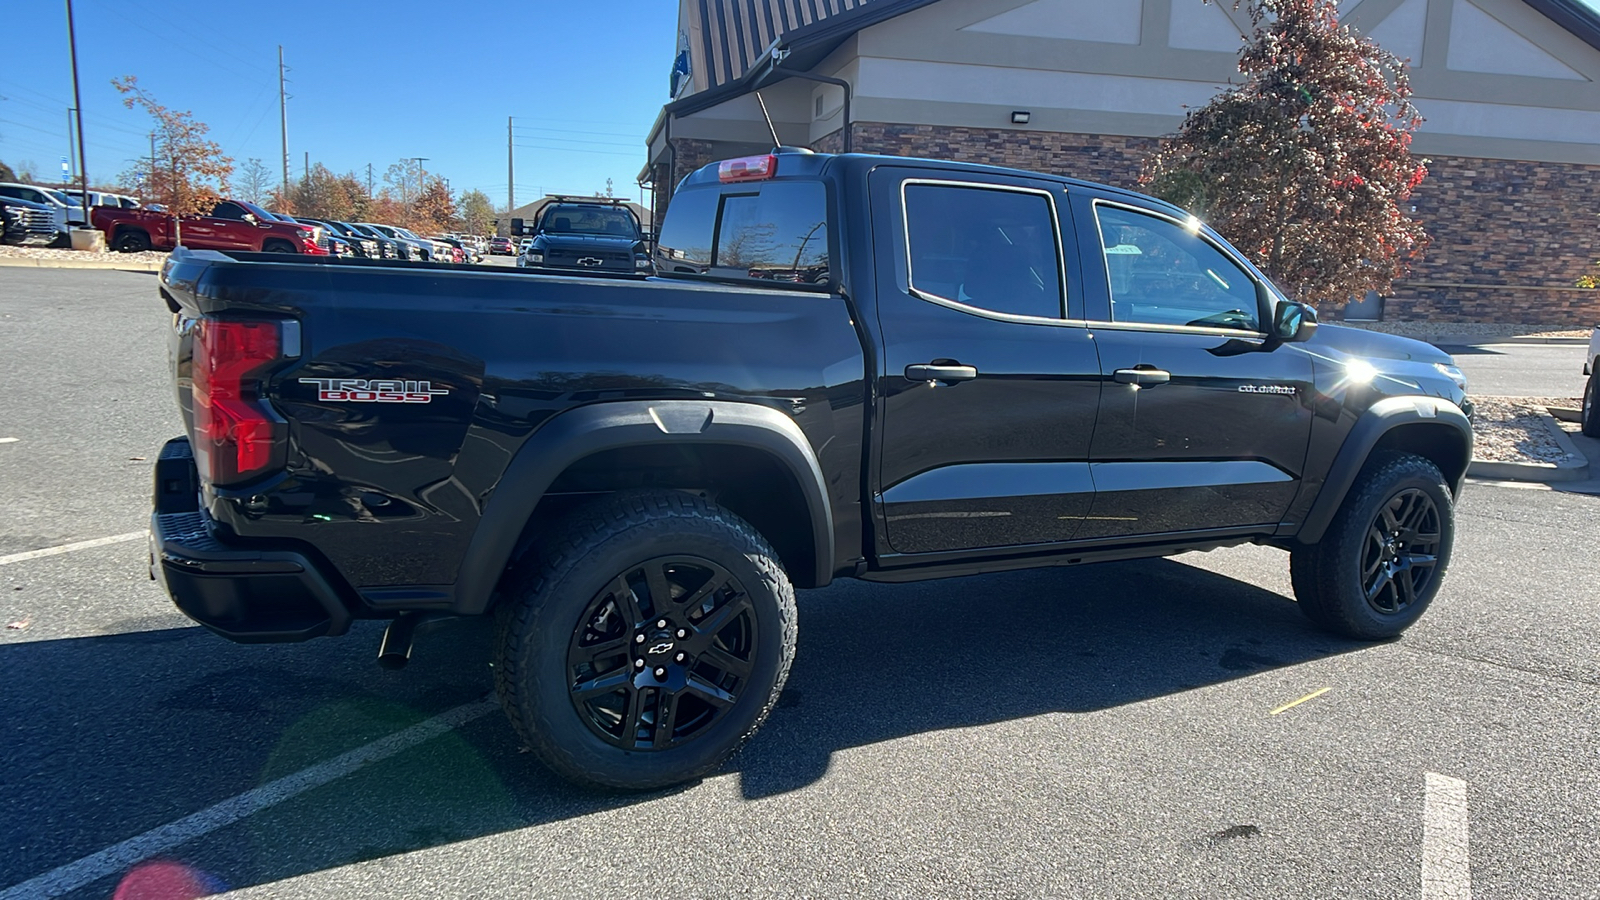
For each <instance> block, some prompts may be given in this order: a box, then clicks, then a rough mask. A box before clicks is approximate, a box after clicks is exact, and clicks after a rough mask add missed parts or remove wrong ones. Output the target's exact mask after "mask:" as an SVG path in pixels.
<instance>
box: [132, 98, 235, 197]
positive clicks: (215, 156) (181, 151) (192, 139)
mask: <svg viewBox="0 0 1600 900" xmlns="http://www.w3.org/2000/svg"><path fill="white" fill-rule="evenodd" d="M111 86H112V87H114V88H116V89H117V92H118V93H120V94H122V95H123V98H122V105H123V106H126V107H127V108H129V109H134V108H135V107H138V108H142V109H144V111H145V112H148V113H149V114H150V118H151V119H153V120H154V123H155V130H156V140H157V142H158V144H159V146H158V148H157V157H156V160H155V162H154V164H153V165H152V167H151V171H150V182H149V183H148V184H147V185H145V188H144V198H145V200H146V201H151V202H156V203H162V204H165V206H166V207H167V211H168V212H169V213H171V214H172V215H173V216H174V217H180V216H193V215H198V214H200V213H205V212H210V211H211V208H212V207H213V206H215V205H216V204H217V201H218V200H221V199H222V192H223V191H225V190H227V185H228V176H230V175H232V174H233V159H232V158H231V157H229V156H227V155H226V154H224V153H223V152H222V148H221V147H220V146H218V144H217V143H216V142H215V141H213V140H211V139H209V138H207V137H206V135H207V134H208V133H209V132H210V130H211V129H210V128H208V127H207V126H206V124H205V123H204V122H200V121H198V120H196V119H195V117H194V114H193V113H190V112H179V111H177V110H173V109H168V108H167V107H165V106H162V105H161V104H160V103H157V102H156V100H155V98H154V97H152V96H150V94H149V93H147V92H146V91H145V89H144V88H142V87H140V86H139V79H137V78H135V77H134V76H132V75H125V76H123V77H121V78H117V79H113V80H112V82H111Z"/></svg>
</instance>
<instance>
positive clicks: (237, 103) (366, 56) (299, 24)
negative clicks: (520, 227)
mask: <svg viewBox="0 0 1600 900" xmlns="http://www.w3.org/2000/svg"><path fill="white" fill-rule="evenodd" d="M5 6H6V14H5V18H6V24H7V29H6V30H7V34H8V39H7V40H6V42H5V44H6V54H5V55H6V57H7V61H6V64H5V65H4V66H3V67H0V98H4V99H0V160H4V161H6V162H7V163H9V164H11V165H13V166H15V165H17V163H18V162H19V161H24V160H26V161H31V162H33V163H36V164H38V165H39V167H40V169H42V170H43V171H46V172H50V173H56V172H59V171H60V158H61V157H62V156H63V155H64V154H65V153H66V152H67V111H66V110H67V107H69V106H71V105H72V72H71V65H70V62H69V59H68V54H67V27H66V12H65V8H64V7H65V4H64V2H63V0H23V2H17V3H7V4H5ZM73 6H74V11H75V16H76V21H77V34H78V66H79V79H80V87H81V91H82V95H83V106H84V113H83V124H84V136H85V139H86V141H87V143H88V147H87V151H86V152H87V156H88V164H89V165H88V169H89V175H90V177H91V178H93V179H96V180H98V176H100V175H102V174H104V175H114V174H115V173H116V172H120V171H122V170H124V169H126V168H128V167H129V164H130V161H131V160H132V159H133V158H135V157H138V156H147V155H148V154H149V139H148V136H147V135H148V133H149V130H150V125H149V122H150V119H149V116H148V115H146V114H145V113H143V112H139V111H135V110H127V109H124V108H123V107H122V105H121V102H120V100H121V98H120V95H118V94H117V93H116V91H115V90H113V89H112V87H111V79H113V78H115V77H118V76H121V75H137V76H138V77H139V83H140V84H141V86H143V87H145V88H146V89H148V90H149V91H150V92H151V93H153V94H154V95H155V97H156V98H157V99H158V100H159V101H160V102H162V103H164V104H166V105H167V106H169V107H173V108H175V109H187V110H190V111H192V112H193V113H194V114H195V116H196V117H197V118H198V119H200V120H201V121H203V122H205V123H206V124H208V125H210V126H211V136H212V137H213V138H215V139H216V140H217V141H218V142H219V143H221V144H222V146H223V148H224V150H225V151H226V152H227V153H228V154H229V155H231V156H233V157H234V159H235V163H236V164H240V163H243V162H244V161H245V160H246V159H247V158H249V157H259V158H260V159H262V160H263V161H264V162H265V163H266V164H267V165H268V166H269V167H270V168H271V169H272V170H273V171H274V172H277V171H279V170H280V163H279V159H280V158H281V151H280V143H279V135H278V82H277V52H278V45H279V44H280V43H281V44H282V45H283V48H284V59H285V62H286V63H287V64H288V65H289V66H290V68H291V70H292V71H290V72H289V76H288V77H289V79H290V81H291V83H290V84H289V93H290V94H292V95H293V97H292V99H290V100H289V155H290V159H291V161H292V163H293V166H294V172H295V174H298V172H299V170H300V167H301V164H302V162H303V160H304V153H305V152H307V151H309V152H310V154H311V160H312V162H313V163H317V162H321V163H323V164H324V165H327V166H328V167H329V168H331V169H333V170H334V171H336V172H344V171H349V170H359V171H360V172H361V174H362V175H363V177H364V176H365V173H366V166H367V164H368V163H372V164H373V166H374V177H375V179H376V180H377V182H378V183H379V184H381V181H382V173H383V170H384V169H385V168H386V167H387V166H388V165H389V164H390V163H393V162H395V161H396V160H398V159H400V158H401V157H409V156H425V157H429V160H428V161H427V162H425V163H424V164H423V165H424V166H425V167H426V168H427V170H428V171H429V172H430V173H435V172H436V173H438V174H441V175H444V176H446V177H448V178H449V179H450V183H451V187H452V188H453V189H455V190H457V191H459V190H462V189H467V188H478V189H480V190H482V191H484V192H485V193H487V194H488V195H489V196H490V198H491V199H492V200H493V201H494V202H495V203H496V204H499V203H502V202H504V200H505V197H506V117H507V116H516V117H518V118H517V120H516V143H517V144H519V145H521V146H518V147H517V151H516V153H517V178H516V180H517V197H518V199H519V202H527V201H528V200H532V199H534V198H535V197H536V196H537V192H538V191H540V189H543V190H544V191H546V192H555V191H558V190H559V191H569V192H580V191H581V192H585V193H587V192H591V191H595V190H597V189H603V188H604V187H605V183H606V179H607V178H608V177H609V178H612V179H615V183H616V190H617V193H619V194H624V193H626V194H628V195H630V196H637V194H638V188H637V187H636V186H635V185H634V178H635V177H637V175H638V173H639V169H640V168H641V167H642V166H643V164H644V147H643V140H644V136H645V134H646V132H647V131H648V130H649V127H650V124H651V122H653V121H654V119H655V116H656V114H657V113H658V112H659V111H660V108H661V104H662V103H663V102H664V101H665V100H666V99H667V84H668V71H669V69H670V67H671V64H672V54H673V50H674V49H675V40H676V30H677V9H678V4H677V3H676V2H675V0H585V2H582V3H565V2H554V0H535V2H520V3H519V2H510V3H493V2H491V3H481V2H465V3H462V2H450V0H445V2H426V3H424V2H417V0H388V2H356V3H315V4H301V5H294V4H291V5H289V6H283V5H281V4H278V5H268V6H266V7H263V6H260V5H259V4H250V5H246V4H238V3H231V2H218V0H74V3H73Z"/></svg>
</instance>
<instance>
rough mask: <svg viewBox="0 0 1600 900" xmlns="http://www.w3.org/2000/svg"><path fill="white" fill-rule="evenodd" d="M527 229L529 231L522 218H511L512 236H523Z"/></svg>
mask: <svg viewBox="0 0 1600 900" xmlns="http://www.w3.org/2000/svg"><path fill="white" fill-rule="evenodd" d="M526 231H527V229H526V228H524V227H523V225H522V220H521V219H512V220H511V236H512V237H522V235H523V234H524V233H526Z"/></svg>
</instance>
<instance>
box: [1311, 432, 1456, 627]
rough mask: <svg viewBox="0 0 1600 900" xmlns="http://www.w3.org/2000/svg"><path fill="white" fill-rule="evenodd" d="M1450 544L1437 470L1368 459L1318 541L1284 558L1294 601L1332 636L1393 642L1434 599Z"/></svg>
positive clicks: (1380, 457)
mask: <svg viewBox="0 0 1600 900" xmlns="http://www.w3.org/2000/svg"><path fill="white" fill-rule="evenodd" d="M1396 532H1398V534H1397V533H1396ZM1454 541H1455V506H1454V501H1453V499H1452V498H1451V496H1450V488H1449V486H1448V485H1446V484H1445V481H1444V476H1443V475H1442V474H1440V472H1439V468H1438V466H1435V465H1434V464H1433V463H1431V462H1429V461H1428V460H1426V459H1424V458H1422V457H1420V456H1416V455H1413V454H1409V453H1383V454H1374V455H1373V457H1372V458H1371V459H1369V460H1367V464H1366V466H1364V467H1363V468H1362V470H1361V474H1360V475H1359V476H1357V478H1356V481H1355V484H1353V485H1351V487H1350V493H1349V494H1348V495H1347V496H1346V497H1345V500H1344V505H1342V506H1341V507H1340V508H1339V511H1338V512H1337V513H1335V514H1334V517H1333V522H1332V523H1331V524H1329V526H1328V531H1327V533H1326V534H1324V535H1323V536H1322V540H1321V542H1319V543H1317V544H1313V545H1309V546H1304V547H1298V548H1296V549H1295V550H1293V551H1291V553H1290V556H1289V573H1290V580H1291V582H1292V583H1293V585H1294V595H1295V599H1296V600H1298V601H1299V602H1300V609H1301V611H1302V612H1304V613H1305V615H1306V617H1307V618H1309V619H1310V620H1311V621H1312V622H1315V623H1316V624H1317V625H1319V626H1321V627H1322V628H1324V629H1326V630H1328V631H1331V632H1333V633H1335V634H1339V635H1342V636H1344V637H1348V638H1353V639H1356V640H1364V641H1374V640H1383V639H1385V638H1392V637H1397V636H1399V635H1400V634H1401V633H1402V632H1404V631H1405V630H1406V629H1407V628H1409V627H1411V625H1412V624H1414V623H1415V622H1416V621H1417V619H1419V618H1421V617H1422V614H1423V612H1424V611H1426V610H1427V608H1428V605H1429V604H1430V603H1431V602H1432V601H1433V598H1434V596H1436V595H1437V594H1438V592H1439V585H1440V584H1441V583H1442V582H1443V580H1444V575H1445V570H1446V568H1447V567H1448V566H1449V564H1450V551H1451V547H1452V545H1453V544H1454ZM1369 595H1371V599H1369Z"/></svg>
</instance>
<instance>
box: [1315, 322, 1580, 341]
mask: <svg viewBox="0 0 1600 900" xmlns="http://www.w3.org/2000/svg"><path fill="white" fill-rule="evenodd" d="M1335 324H1338V325H1348V326H1350V327H1351V328H1362V329H1365V330H1367V331H1381V332H1383V333H1384V334H1403V335H1405V336H1406V337H1421V338H1426V337H1430V336H1433V335H1439V334H1448V335H1462V334H1471V335H1482V336H1484V337H1541V338H1553V337H1565V338H1586V337H1588V336H1589V335H1590V333H1592V332H1593V330H1594V329H1593V328H1592V327H1590V328H1552V327H1551V326H1549V325H1527V324H1519V323H1513V322H1337V323H1335Z"/></svg>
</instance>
